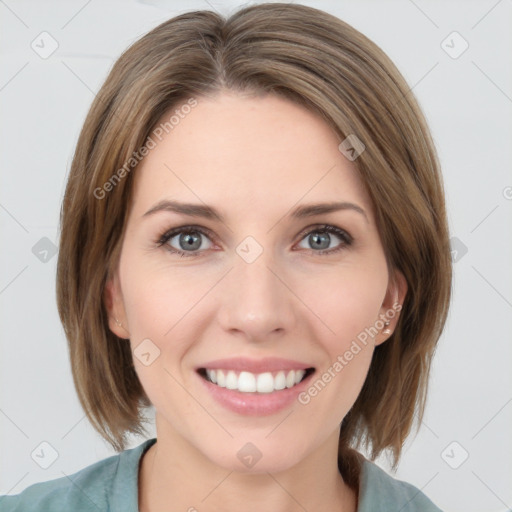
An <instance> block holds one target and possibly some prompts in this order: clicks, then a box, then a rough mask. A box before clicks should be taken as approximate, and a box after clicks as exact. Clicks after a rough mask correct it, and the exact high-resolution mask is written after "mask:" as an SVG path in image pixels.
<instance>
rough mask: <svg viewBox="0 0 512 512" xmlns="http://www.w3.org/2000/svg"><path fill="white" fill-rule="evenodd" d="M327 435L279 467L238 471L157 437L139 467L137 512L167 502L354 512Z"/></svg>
mask: <svg viewBox="0 0 512 512" xmlns="http://www.w3.org/2000/svg"><path fill="white" fill-rule="evenodd" d="M334 434H336V435H337V434H338V433H337V432H335V433H334ZM331 437H332V438H329V439H328V442H326V443H325V444H324V445H323V446H321V447H320V448H319V449H318V450H316V451H315V452H314V453H312V454H311V455H309V456H308V457H306V458H305V459H303V460H302V461H300V462H299V463H298V464H296V465H295V466H293V467H290V468H288V469H286V470H284V471H279V472H268V471H265V472H253V471H251V472H245V473H244V472H239V471H236V470H228V469H225V468H223V467H221V466H218V465H216V464H214V463H212V461H211V460H209V459H208V458H206V457H205V456H204V455H203V454H202V453H200V452H198V451H197V450H195V449H194V447H192V446H191V445H190V444H189V443H188V442H187V441H186V440H184V439H183V438H180V437H178V436H171V437H169V436H158V441H157V442H156V443H155V444H154V445H153V446H151V447H150V448H149V450H148V451H147V452H146V453H145V454H144V456H143V458H142V461H141V464H140V466H139V511H140V512H157V511H160V510H169V507H170V506H171V505H172V509H173V510H185V511H190V512H194V511H201V512H206V511H210V510H212V511H213V510H224V511H226V512H229V511H238V510H244V511H247V512H259V511H261V510H273V511H276V512H304V510H319V509H321V510H326V511H332V512H335V511H336V512H356V511H357V492H356V491H355V490H353V489H351V488H350V487H349V486H348V485H347V483H346V482H345V481H344V479H343V477H342V475H341V474H340V472H339V469H338V460H337V445H336V446H335V443H337V441H338V439H337V437H336V436H335V435H333V436H331ZM333 454H334V455H333ZM248 497H250V499H248ZM320 507H322V508H320Z"/></svg>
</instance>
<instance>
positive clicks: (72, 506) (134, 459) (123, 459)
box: [0, 440, 152, 512]
mask: <svg viewBox="0 0 512 512" xmlns="http://www.w3.org/2000/svg"><path fill="white" fill-rule="evenodd" d="M151 441H152V440H149V441H145V442H144V443H143V444H141V445H139V446H137V447H136V448H132V449H130V450H125V451H123V452H121V453H119V454H117V455H113V456H111V457H108V458H106V459H103V460H100V461H98V462H96V463H94V464H91V465H90V466H87V467H86V468H84V469H82V470H80V471H77V472H76V473H73V474H71V475H67V476H64V477H62V478H56V479H54V480H49V481H47V482H40V483H36V484H33V485H30V486H29V487H27V488H26V489H24V490H23V491H22V492H21V493H19V494H16V495H5V496H0V512H43V511H44V512H47V511H51V512H60V511H62V512H64V511H65V512H69V511H70V510H72V511H73V512H82V511H84V512H85V511H87V512H88V511H94V512H98V510H115V509H116V508H117V507H113V504H114V502H116V503H118V504H119V505H123V506H124V505H125V504H126V505H128V504H131V503H132V502H133V500H134V499H135V503H137V477H138V461H139V459H140V456H141V454H142V453H143V451H144V449H145V448H146V447H149V445H148V443H151ZM126 509H128V508H126Z"/></svg>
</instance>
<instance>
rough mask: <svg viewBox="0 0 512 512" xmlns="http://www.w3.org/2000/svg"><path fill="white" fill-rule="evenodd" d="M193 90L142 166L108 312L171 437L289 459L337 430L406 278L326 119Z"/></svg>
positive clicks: (236, 458) (229, 457)
mask: <svg viewBox="0 0 512 512" xmlns="http://www.w3.org/2000/svg"><path fill="white" fill-rule="evenodd" d="M196 99H197V104H196V105H195V106H194V107H193V108H190V109H188V108H186V109H183V110H181V111H180V112H181V115H179V116H178V117H176V118H175V119H179V122H177V123H175V124H174V126H173V128H172V130H169V128H168V132H169V133H166V132H165V131H163V135H164V136H163V137H161V139H162V140H158V138H156V137H153V141H154V142H155V145H154V147H153V149H151V150H150V151H149V153H148V154H147V156H146V157H145V158H144V160H143V161H142V163H141V165H140V166H139V167H138V169H137V170H136V171H134V172H135V173H136V175H135V176H134V178H135V184H134V185H135V189H134V197H133V204H132V209H131V213H130V216H129V219H128V225H127V229H126V234H125V238H124V241H123V246H122V250H121V257H120V262H119V267H118V269H117V273H116V274H115V276H114V278H113V280H111V281H110V282H109V284H108V286H107V295H106V297H107V299H106V302H107V308H108V309H109V313H110V320H109V321H110V328H111V329H112V331H114V332H115V333H116V334H117V335H118V336H120V337H123V338H128V337H129V339H130V341H129V343H130V344H131V348H132V350H133V351H134V352H133V360H134V365H135V369H136V371H137V374H138V376H139V379H140V381H141V383H142V385H143V387H144V389H145V391H146V393H147V395H148V396H149V398H150V400H151V402H152V403H153V405H154V406H155V410H156V418H157V429H158V432H157V434H158V437H159V439H160V438H162V437H164V436H167V435H168V436H173V437H174V438H179V439H180V441H182V442H184V443H186V444H187V446H189V447H191V448H192V449H193V450H194V452H195V453H200V454H202V455H203V456H205V457H207V458H208V459H209V460H210V461H212V462H213V463H215V464H217V465H220V466H222V467H224V468H227V469H237V470H242V471H243V470H247V471H248V470H250V469H251V467H252V466H251V464H250V463H248V461H249V460H253V459H254V457H256V459H258V457H261V458H260V459H259V460H258V462H257V465H255V470H257V471H278V470H283V469H285V468H287V467H291V466H292V465H294V464H296V463H297V462H298V461H300V460H302V459H304V458H305V457H306V456H307V455H308V454H311V453H312V452H314V451H315V450H319V449H320V448H321V447H322V446H323V445H325V443H326V442H327V440H328V439H330V440H332V439H333V436H336V439H337V436H338V432H339V426H340V423H341V421H342V419H343V417H344V416H345V415H346V413H347V412H348V410H349V409H350V407H351V406H352V404H353V403H354V402H355V400H356V398H357V396H358V394H359V392H360V390H361V387H362V385H363V382H364V380H365V377H366V375H367V371H368V368H369V364H370V361H371V357H372V353H373V349H374V346H375V345H376V344H379V343H382V342H383V341H385V340H386V339H387V338H389V334H387V335H385V334H383V333H382V330H383V320H386V319H387V320H389V322H390V325H389V328H390V329H391V330H392V329H393V328H394V326H395V325H396V321H397V318H398V312H397V308H396V304H397V303H401V302H402V300H403V297H404V295H405V292H406V285H405V281H404V280H403V277H402V276H401V275H400V274H398V275H397V276H396V277H397V278H398V281H397V282H398V286H397V287H393V286H392V284H391V281H390V277H391V276H389V275H388V272H387V267H386V261H385V257H384V252H383V248H382V245H381V243H380V239H379V235H378V232H377V229H376V225H375V219H374V213H373V210H372V204H371V201H370V199H369V197H368V195H367V193H366V191H365V189H364V187H363V184H362V181H361V179H360V178H359V176H358V172H357V170H356V168H355V166H354V164H353V162H351V161H350V160H349V159H347V158H346V157H345V156H344V154H342V152H341V151H340V150H339V148H338V146H339V144H340V142H341V139H339V138H338V137H337V136H336V134H335V133H334V132H333V131H332V130H331V129H330V128H329V127H328V126H327V124H325V123H324V121H322V120H321V119H320V118H319V117H316V116H315V115H314V114H312V113H310V112H309V111H307V110H305V109H303V108H301V107H299V106H297V105H295V104H293V103H290V102H288V101H286V100H284V99H279V98H276V97H273V96H267V97H264V98H257V99H255V98H251V99H249V98H247V97H243V96H239V95H234V94H228V93H222V95H220V96H218V97H216V98H215V99H205V98H196ZM176 108H178V109H179V107H175V108H174V109H173V111H174V110H176ZM184 112H188V113H187V114H185V113H184ZM170 115H171V114H168V115H166V116H164V117H163V118H162V121H163V122H165V121H167V120H168V119H169V117H170ZM168 126H169V125H168ZM160 132H162V130H160ZM160 132H159V133H160ZM152 146H153V144H152ZM162 201H169V202H172V203H177V204H178V203H179V204H181V205H184V204H187V205H188V204H190V205H194V208H192V207H187V208H186V209H188V210H189V212H188V213H183V212H181V213H178V212H177V211H173V208H171V207H170V205H168V206H169V207H168V208H157V209H155V206H157V205H162V203H161V202H162ZM333 203H346V205H345V206H346V207H344V208H340V209H336V208H333V209H332V210H331V211H329V212H321V210H322V208H320V207H319V208H317V209H314V208H311V206H312V205H319V204H333ZM212 212H216V213H212ZM297 212H298V213H297ZM301 212H302V213H301ZM206 214H207V215H206ZM219 217H221V219H222V220H220V219H219ZM325 226H327V227H328V228H327V229H331V230H330V231H326V230H325ZM171 230H175V231H173V233H172V234H171V236H170V237H163V235H164V234H166V233H169V232H170V231H171ZM180 230H181V232H180ZM338 230H339V231H338ZM176 251H181V252H183V253H185V255H186V256H184V257H182V256H180V255H179V254H178V253H177V252H176ZM393 305H395V306H394V307H393ZM114 317H117V319H118V320H119V321H120V322H122V325H123V327H119V326H118V325H117V324H116V322H115V321H114ZM377 331H378V333H377ZM127 343H128V341H127ZM221 359H222V360H224V361H219V360H221ZM283 360H286V361H283ZM205 368H207V369H209V370H221V371H222V373H221V372H219V371H208V372H205V371H204V370H203V369H205ZM311 368H314V372H313V373H311V370H308V369H311ZM291 370H294V372H293V373H291ZM295 370H297V371H295ZM300 370H303V371H302V372H301V371H300ZM306 370H308V371H306ZM208 375H209V377H210V378H211V379H212V380H216V381H217V384H215V383H213V382H210V381H207V380H206V378H207V377H208ZM303 375H304V377H305V380H303V381H301V382H300V383H299V384H297V385H293V384H295V381H298V380H299V379H300V378H301V377H302V376H303ZM223 376H224V378H223ZM223 381H225V382H223ZM222 383H224V384H225V385H226V386H227V387H222V386H219V384H222ZM287 385H288V386H292V387H286V386H287ZM283 386H285V387H284V389H281V388H283ZM229 388H231V389H229ZM234 388H240V390H238V389H234ZM275 388H277V389H275ZM258 389H259V390H260V391H258ZM271 390H273V391H271ZM248 443H250V444H248ZM251 457H253V459H251ZM244 465H245V466H244Z"/></svg>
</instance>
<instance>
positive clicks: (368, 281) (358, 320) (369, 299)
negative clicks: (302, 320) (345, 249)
mask: <svg viewBox="0 0 512 512" xmlns="http://www.w3.org/2000/svg"><path fill="white" fill-rule="evenodd" d="M386 287H387V270H386V266H385V264H384V265H377V266H350V267H343V268H341V269H339V270H337V271H336V272H332V273H331V274H330V275H328V276H327V275H326V276H325V278H322V279H321V280H320V282H317V286H316V287H315V288H314V289H313V290H314V291H313V292H310V293H309V297H310V299H309V300H310V303H311V304H312V309H313V311H314V312H315V313H316V314H317V316H318V317H319V318H320V320H321V321H322V323H323V324H324V329H323V332H324V334H323V335H322V336H321V338H323V339H324V340H329V341H328V345H329V348H330V352H333V351H336V352H339V351H340V350H344V347H346V346H347V345H350V342H351V340H353V339H355V338H356V337H357V336H358V335H359V334H360V333H362V332H365V329H368V328H370V327H372V326H374V325H375V322H376V320H377V319H378V318H379V316H378V315H379V313H380V307H381V306H382V302H383V300H384V297H385V294H386ZM326 327H328V328H329V329H326Z"/></svg>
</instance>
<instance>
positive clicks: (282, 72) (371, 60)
mask: <svg viewBox="0 0 512 512" xmlns="http://www.w3.org/2000/svg"><path fill="white" fill-rule="evenodd" d="M223 91H229V92H236V93H239V94H246V95H253V96H254V97H261V96H264V95H265V94H274V95H278V96H279V97H281V98H284V99H288V100H289V101H292V102H295V103H296V104H298V105H300V106H303V107H305V108H307V109H309V110H311V111H313V112H315V113H316V114H319V115H320V116H322V118H323V119H324V120H325V122H326V123H328V124H329V125H330V126H331V127H332V128H333V129H334V130H335V132H336V133H337V134H338V135H339V137H340V142H341V141H343V140H344V139H345V138H346V137H348V136H349V135H356V136H357V138H358V139H359V140H360V141H362V142H363V144H364V146H365V150H364V151H363V152H362V153H361V154H360V155H359V156H358V157H357V158H356V159H355V160H353V163H354V165H355V166H356V168H357V169H358V172H359V174H360V176H361V179H362V182H363V183H364V186H365V188H366V190H367V192H368V194H369V196H370V198H371V200H372V201H373V205H374V207H375V215H376V222H377V228H378V231H379V235H380V240H381V242H382V246H383V248H384V251H385V256H386V261H387V264H388V269H389V270H390V276H391V278H392V277H393V273H392V272H391V271H393V270H394V269H397V270H399V271H400V272H402V273H403V275H404V277H405V279H406V281H407V285H408V291H407V295H406V297H405V300H404V304H403V305H402V309H401V314H400V318H399V321H398V324H397V326H396V329H395V330H394V332H393V334H392V335H391V337H390V338H389V339H388V340H386V341H385V342H384V343H383V344H380V345H379V346H377V347H376V348H375V351H374V354H373V359H372V361H371V364H370V368H369V372H368V375H367V378H366V381H365V383H364V385H363V388H362V390H361V392H360V394H359V396H358V398H357V400H356V401H355V403H354V405H353V407H352V408H351V409H350V411H349V412H348V414H347V415H346V416H345V418H344V419H343V421H342V423H341V432H340V443H339V453H338V458H339V461H340V462H339V463H340V469H342V474H343V471H345V473H346V474H344V475H343V476H345V477H346V478H347V481H348V482H351V481H352V482H353V481H354V479H353V478H352V477H355V474H356V473H355V471H356V469H355V468H356V467H359V466H357V464H358V461H361V456H360V455H359V454H358V453H357V452H356V450H355V448H357V447H359V446H360V445H361V443H363V441H364V445H365V446H366V448H371V452H370V457H371V458H372V460H374V459H375V458H376V457H377V456H378V455H379V454H380V453H381V452H382V451H383V450H390V451H391V454H392V456H393V467H396V466H397V464H398V460H399V458H400V455H401V450H402V446H403V444H404V442H405V439H406V437H407V436H408V435H409V433H410V431H411V427H412V425H413V419H414V416H415V415H416V413H417V416H418V428H419V425H420V422H421V419H422V418H423V413H424V408H425V403H426V396H427V384H428V378H429V372H430V366H431V360H432V357H433V355H434V352H435V349H436V345H437V341H438V339H439V337H440V336H441V333H442V331H443V329H444V325H445V322H446V318H447V315H448V308H449V302H450V299H451V293H452V288H451V286H452V283H451V281H452V263H451V253H450V241H449V230H448V223H447V218H446V210H445V198H444V190H443V184H442V177H441V174H440V164H439V160H438V156H437V153H436V149H435V147H434V143H433V140H432V137H431V134H430V132H429V129H428V126H427V123H426V121H425V118H424V116H423V114H422V111H421V109H420V107H419V105H418V103H417V100H416V99H415V97H414V96H413V94H412V93H411V90H410V88H409V87H408V85H407V83H406V81H405V79H404V78H403V76H402V75H401V74H400V72H399V71H398V70H397V68H396V67H395V65H394V64H393V63H392V62H391V60H390V59H389V58H388V57H387V56H386V54H385V53H384V52H383V51H382V50H381V49H380V48H379V47H378V46H377V45H376V44H374V43H373V42H372V41H370V40H369V39H368V38H366V37H365V36H364V35H363V34H361V33H360V32H359V31H357V30H356V29H354V28H352V27H351V26H350V25H348V24H346V23H345V22H343V21H341V20H340V19H338V18H336V17H334V16H332V15H330V14H328V13H326V12H323V11H321V10H318V9H315V8H311V7H307V6H303V5H292V4H285V3H263V4H257V5H253V6H249V7H246V8H242V9H241V10H239V11H237V12H235V13H233V14H232V15H231V16H230V17H229V18H225V17H221V16H220V15H218V14H216V13H214V12H212V11H192V12H188V13H185V14H182V15H179V16H177V17H174V18H172V19H170V20H168V21H166V22H164V23H162V24H161V25H159V26H157V27H156V28H154V29H153V30H151V31H150V32H148V33H147V34H146V35H144V36H143V37H142V38H141V39H139V40H138V41H136V42H135V43H133V44H132V45H131V46H130V47H129V48H128V49H127V50H126V51H125V52H124V53H123V54H122V55H121V56H120V57H119V59H118V60H117V61H116V63H115V64H114V66H113V67H112V69H111V71H110V73H109V75H108V77H107V79H106V81H105V83H104V85H103V86H102V87H101V89H100V91H99V93H98V94H97V95H96V97H95V99H94V101H93V103H92V105H91V108H90V111H89V112H88V115H87V117H86V120H85V123H84V125H83V127H82V130H81V133H80V136H79V139H78V142H77V146H76V149H75V152H74V156H73V160H72V164H71V169H70V173H69V177H68V181H67V185H66V190H65V196H64V199H63V203H62V209H61V217H60V223H61V227H60V229H61V233H60V251H59V256H58V262H57V282H56V293H57V305H58V311H59V315H60V319H61V321H62V324H63V327H64V330H65V335H66V338H67V340H68V344H69V350H70V362H71V367H72V373H73V380H74V384H75V387H76V390H77V393H78V397H79V400H80V403H81V405H82V407H83V408H84V411H85V413H86V415H87V417H88V419H89V420H90V421H91V423H92V425H93V427H94V428H95V429H96V430H97V431H98V432H99V433H100V435H101V436H102V437H103V438H104V439H105V440H106V441H107V442H108V443H110V444H111V446H112V447H113V448H114V449H115V450H116V451H122V450H124V449H125V446H126V444H125V443H126V438H125V435H126V434H127V433H133V434H138V435H146V434H147V431H146V430H145V429H144V427H143V426H142V424H143V423H144V422H146V421H148V420H147V418H146V417H145V416H144V415H143V414H141V409H142V408H143V407H148V406H150V405H151V402H150V400H149V398H148V396H147V395H146V393H145V391H144V389H143V387H142V385H141V383H140V381H139V379H138V377H137V374H136V372H135V367H134V364H133V359H132V353H131V349H130V344H129V343H127V342H126V340H123V339H121V338H118V337H117V336H116V335H115V334H113V333H112V332H111V331H110V329H109V326H108V315H107V310H106V307H105V302H104V300H105V299H104V297H105V285H106V282H107V280H108V279H109V278H110V277H111V276H112V275H113V272H114V271H115V269H116V268H117V264H118V262H119V257H120V248H121V246H122V242H123V238H124V234H125V227H126V221H127V219H128V215H129V213H130V207H131V198H132V192H133V190H132V189H133V171H134V170H135V169H136V167H137V163H138V161H139V159H140V154H142V155H144V154H145V152H144V149H145V150H146V153H147V150H148V149H147V148H148V147H149V142H150V135H151V133H152V131H153V130H154V128H155V125H156V123H157V121H159V120H160V119H161V118H162V116H163V115H164V114H167V113H169V116H171V115H172V111H174V112H176V109H175V107H177V106H180V105H187V104H192V102H191V98H200V97H201V96H202V97H208V98H211V97H214V96H215V95H216V94H218V93H220V92H223ZM182 111H183V112H187V110H186V108H185V107H183V108H182ZM153 142H154V141H153ZM354 463H355V465H354ZM351 475H352V476H351Z"/></svg>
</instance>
